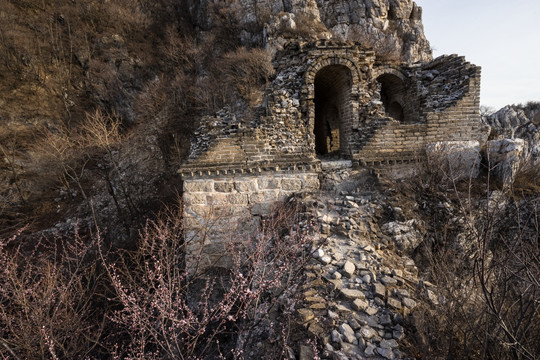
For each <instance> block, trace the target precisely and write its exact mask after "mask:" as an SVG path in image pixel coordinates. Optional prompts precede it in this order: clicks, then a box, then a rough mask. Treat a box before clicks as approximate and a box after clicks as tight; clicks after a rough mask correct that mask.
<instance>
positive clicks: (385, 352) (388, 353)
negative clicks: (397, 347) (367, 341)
mask: <svg viewBox="0 0 540 360" xmlns="http://www.w3.org/2000/svg"><path fill="white" fill-rule="evenodd" d="M376 351H377V354H379V355H381V356H382V357H383V358H385V359H389V360H393V359H395V358H396V356H395V354H394V352H393V351H392V349H383V348H380V347H378V348H377V350H376Z"/></svg>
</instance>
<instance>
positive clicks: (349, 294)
mask: <svg viewBox="0 0 540 360" xmlns="http://www.w3.org/2000/svg"><path fill="white" fill-rule="evenodd" d="M340 292H341V295H342V296H343V297H344V298H346V299H349V300H354V299H365V298H366V295H365V294H364V292H363V291H361V290H356V289H341V290H340Z"/></svg>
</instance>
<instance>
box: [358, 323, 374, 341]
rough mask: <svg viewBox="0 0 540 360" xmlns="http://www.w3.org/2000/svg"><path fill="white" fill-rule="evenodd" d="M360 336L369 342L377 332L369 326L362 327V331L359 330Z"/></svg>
mask: <svg viewBox="0 0 540 360" xmlns="http://www.w3.org/2000/svg"><path fill="white" fill-rule="evenodd" d="M360 335H361V336H362V337H363V338H364V339H366V340H369V339H371V338H372V337H374V336H375V335H377V332H376V331H375V330H373V329H372V328H371V327H369V326H364V327H362V329H360Z"/></svg>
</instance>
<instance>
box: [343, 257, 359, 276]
mask: <svg viewBox="0 0 540 360" xmlns="http://www.w3.org/2000/svg"><path fill="white" fill-rule="evenodd" d="M355 269H356V267H355V266H354V264H353V263H352V262H350V261H346V262H345V265H343V273H344V275H345V276H347V277H352V276H353V274H354V270H355Z"/></svg>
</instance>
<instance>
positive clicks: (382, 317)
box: [379, 314, 392, 326]
mask: <svg viewBox="0 0 540 360" xmlns="http://www.w3.org/2000/svg"><path fill="white" fill-rule="evenodd" d="M379 321H380V323H381V325H384V326H386V325H392V319H391V318H390V315H388V314H382V315H380V316H379Z"/></svg>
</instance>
